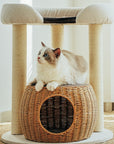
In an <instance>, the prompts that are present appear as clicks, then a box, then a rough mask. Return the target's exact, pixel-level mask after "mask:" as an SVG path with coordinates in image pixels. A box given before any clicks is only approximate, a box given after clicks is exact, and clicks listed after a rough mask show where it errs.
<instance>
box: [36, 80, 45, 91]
mask: <svg viewBox="0 0 114 144" xmlns="http://www.w3.org/2000/svg"><path fill="white" fill-rule="evenodd" d="M43 87H44V82H43V81H38V82H37V83H36V86H35V89H36V91H41V90H42V89H43Z"/></svg>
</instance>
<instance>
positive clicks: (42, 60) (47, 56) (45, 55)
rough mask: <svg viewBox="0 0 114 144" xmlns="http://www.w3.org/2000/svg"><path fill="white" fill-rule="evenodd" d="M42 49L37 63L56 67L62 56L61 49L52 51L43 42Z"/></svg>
mask: <svg viewBox="0 0 114 144" xmlns="http://www.w3.org/2000/svg"><path fill="white" fill-rule="evenodd" d="M41 45H42V49H41V50H40V51H39V53H38V57H37V61H38V63H39V64H51V65H56V64H57V61H58V59H59V57H60V55H61V50H60V48H56V49H51V48H49V47H47V46H46V45H45V44H44V43H43V42H41Z"/></svg>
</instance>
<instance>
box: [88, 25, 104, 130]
mask: <svg viewBox="0 0 114 144" xmlns="http://www.w3.org/2000/svg"><path fill="white" fill-rule="evenodd" d="M102 27H103V26H102V25H98V24H91V25H89V58H90V60H89V62H90V63H89V65H90V73H89V75H90V76H89V78H90V83H91V85H92V86H93V88H94V90H95V93H96V97H97V104H98V120H97V125H96V129H95V131H102V130H103V129H104V108H103V31H102Z"/></svg>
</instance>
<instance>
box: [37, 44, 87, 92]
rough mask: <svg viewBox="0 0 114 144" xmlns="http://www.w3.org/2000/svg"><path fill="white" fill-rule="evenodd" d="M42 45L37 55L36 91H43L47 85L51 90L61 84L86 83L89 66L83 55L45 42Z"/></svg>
mask: <svg viewBox="0 0 114 144" xmlns="http://www.w3.org/2000/svg"><path fill="white" fill-rule="evenodd" d="M41 45H42V49H41V50H40V51H39V53H38V57H37V75H36V79H35V83H36V85H35V89H36V91H41V90H42V89H43V87H44V86H45V85H46V87H47V89H48V90H49V91H54V90H55V89H56V88H57V87H58V86H60V85H64V84H71V85H75V84H85V83H86V79H87V71H88V66H87V62H86V60H85V59H84V58H83V57H82V56H79V55H75V54H74V53H72V52H70V51H67V50H61V49H60V48H56V49H53V48H49V47H47V46H46V45H45V44H44V43H43V42H41Z"/></svg>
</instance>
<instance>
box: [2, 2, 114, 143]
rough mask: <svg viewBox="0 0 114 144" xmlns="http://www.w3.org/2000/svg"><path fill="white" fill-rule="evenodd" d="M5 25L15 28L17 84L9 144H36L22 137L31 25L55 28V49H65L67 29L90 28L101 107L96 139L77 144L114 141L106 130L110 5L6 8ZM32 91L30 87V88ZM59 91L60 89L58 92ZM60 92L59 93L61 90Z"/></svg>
mask: <svg viewBox="0 0 114 144" xmlns="http://www.w3.org/2000/svg"><path fill="white" fill-rule="evenodd" d="M1 20H2V23H4V24H12V25H13V74H12V76H13V81H12V84H13V86H12V88H13V89H12V129H11V133H10V132H8V133H5V134H4V135H3V136H2V140H3V141H4V142H5V143H18V144H21V143H23V144H25V143H31V144H32V143H34V142H30V141H26V140H25V139H24V137H23V136H22V135H21V134H22V130H21V127H20V123H19V106H20V101H21V99H22V95H23V92H24V89H25V85H26V58H27V57H26V54H27V52H26V51H27V30H26V28H27V24H30V25H33V24H35V25H46V24H48V25H51V27H52V46H53V47H55V48H56V47H60V48H61V47H62V42H63V33H64V25H65V24H67V25H71V24H73V25H74V24H75V25H88V27H89V70H90V71H89V80H90V83H91V85H92V86H93V88H94V90H95V93H96V98H97V105H98V106H97V107H98V113H97V114H98V120H97V124H96V128H95V131H98V133H96V135H94V136H93V137H90V138H89V139H88V140H84V141H81V142H76V143H81V144H82V143H93V142H96V143H98V142H103V141H106V140H109V139H111V138H112V136H113V134H112V132H110V131H108V130H104V121H103V57H102V53H103V45H102V42H103V39H102V35H103V24H111V23H112V21H113V8H112V6H111V5H110V4H94V5H90V6H87V7H85V8H76V7H74V8H50V9H49V8H47V9H45V8H38V9H34V8H32V7H30V6H28V5H25V4H5V5H4V6H3V9H2V13H1ZM27 88H28V87H27ZM58 89H59V88H58ZM58 89H57V90H58Z"/></svg>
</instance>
